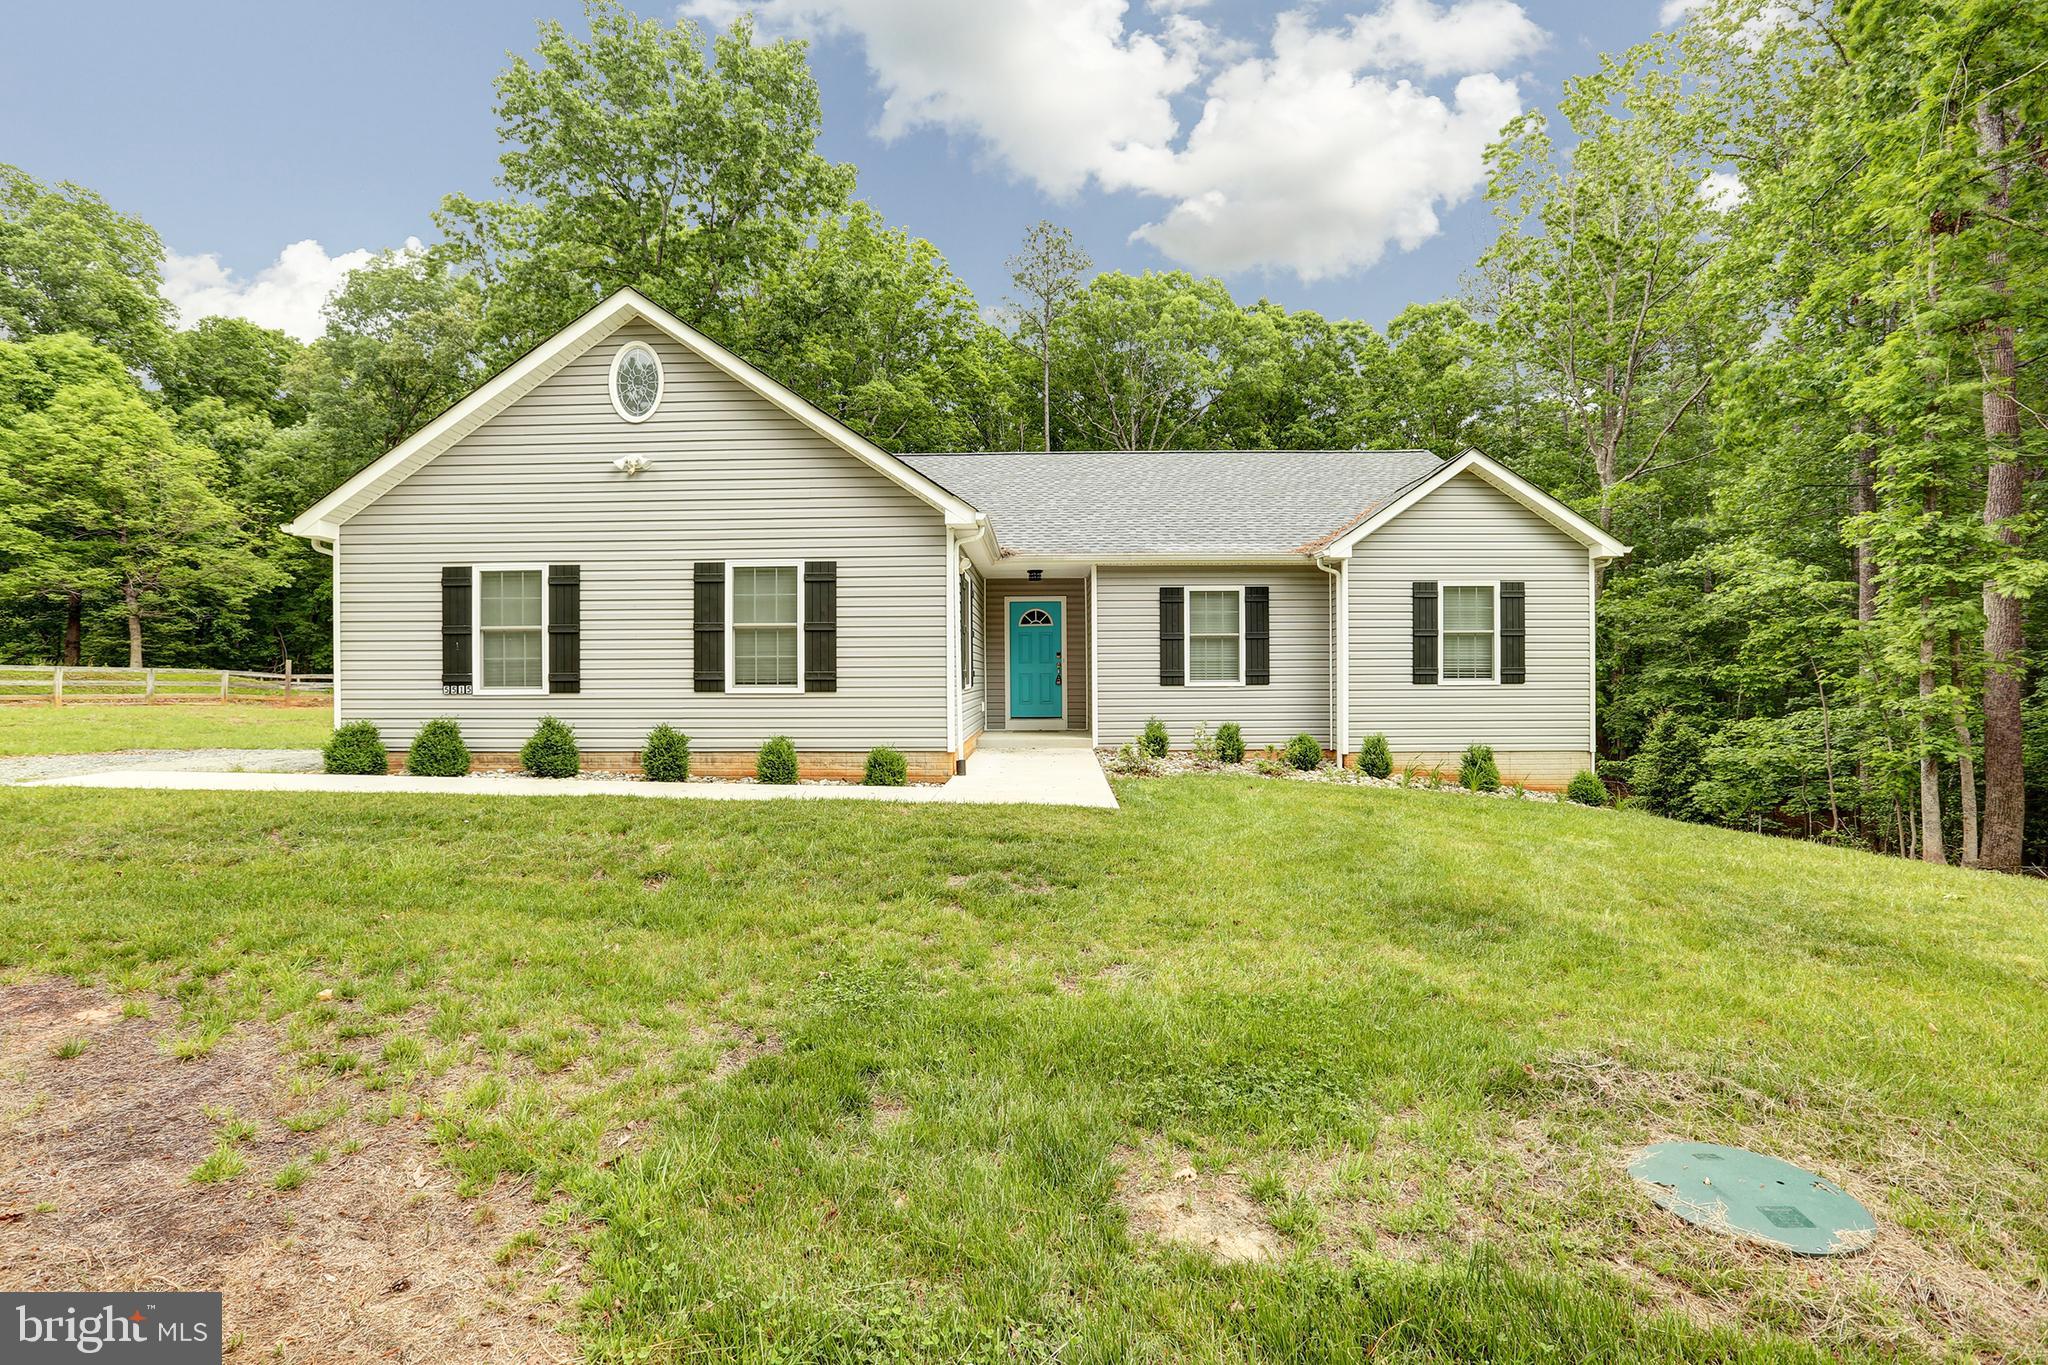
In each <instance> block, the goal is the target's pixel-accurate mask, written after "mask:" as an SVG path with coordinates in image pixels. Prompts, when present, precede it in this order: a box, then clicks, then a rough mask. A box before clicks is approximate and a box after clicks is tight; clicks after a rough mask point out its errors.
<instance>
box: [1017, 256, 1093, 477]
mask: <svg viewBox="0 0 2048 1365" xmlns="http://www.w3.org/2000/svg"><path fill="white" fill-rule="evenodd" d="M1009 266H1010V282H1011V283H1012V284H1014V285H1015V286H1016V287H1017V291H1018V292H1019V293H1021V294H1022V295H1023V296H1024V300H1023V302H1022V303H1021V304H1019V305H1018V307H1019V309H1020V317H1019V322H1020V326H1019V329H1018V333H1019V336H1020V337H1021V339H1022V340H1023V341H1024V342H1025V343H1026V344H1027V345H1028V346H1030V347H1031V348H1032V349H1034V350H1035V351H1036V352H1037V353H1038V379H1039V414H1040V427H1041V429H1042V433H1043V435H1044V438H1045V449H1047V450H1051V449H1052V358H1053V334H1054V332H1055V331H1056V330H1057V329H1058V327H1059V325H1060V322H1061V320H1062V319H1063V318H1064V317H1065V315H1066V311H1067V307H1068V305H1069V304H1071V303H1072V302H1073V301H1074V298H1075V296H1076V295H1077V294H1079V292H1080V290H1081V277H1082V276H1083V275H1086V274H1087V273H1088V272H1089V271H1090V270H1093V269H1094V268H1095V262H1094V261H1092V260H1090V259H1089V257H1088V253H1087V252H1085V251H1083V250H1081V248H1080V247H1078V246H1076V245H1075V244H1074V234H1073V233H1072V232H1070V231H1068V230H1067V229H1066V228H1063V227H1055V226H1053V225H1052V224H1051V223H1050V222H1047V221H1045V220H1043V219H1041V220H1040V221H1039V222H1038V223H1037V224H1036V225H1035V226H1034V227H1033V228H1032V229H1031V230H1030V231H1029V232H1027V233H1025V234H1024V247H1023V249H1022V250H1021V251H1019V252H1018V253H1017V254H1016V255H1014V256H1012V257H1010V261H1009Z"/></svg>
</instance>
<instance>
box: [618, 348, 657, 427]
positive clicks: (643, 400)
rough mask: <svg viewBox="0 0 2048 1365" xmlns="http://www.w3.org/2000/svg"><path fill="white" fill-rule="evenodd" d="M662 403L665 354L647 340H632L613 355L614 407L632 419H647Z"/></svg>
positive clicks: (621, 414) (626, 417) (623, 415)
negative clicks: (662, 357)
mask: <svg viewBox="0 0 2048 1365" xmlns="http://www.w3.org/2000/svg"><path fill="white" fill-rule="evenodd" d="M660 402H661V357H659V356H657V355H655V353H654V348H653V347H651V346H649V345H647V344H646V343H645V342H640V341H629V342H627V343H626V344H625V345H623V346H621V347H619V353H618V354H617V355H615V356H613V357H612V406H613V407H615V408H617V409H618V410H619V416H621V417H623V418H625V419H626V420H627V421H628V422H644V421H646V420H647V419H648V418H649V417H652V416H653V415H654V408H655V405H656V404H658V403H660Z"/></svg>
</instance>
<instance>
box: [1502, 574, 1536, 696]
mask: <svg viewBox="0 0 2048 1365" xmlns="http://www.w3.org/2000/svg"><path fill="white" fill-rule="evenodd" d="M1524 606H1525V602H1524V594H1523V592H1522V585H1521V584H1520V583H1503V584H1501V585H1500V680H1501V681H1502V682H1504V683H1519V682H1527V681H1529V662H1528V661H1529V636H1528V626H1527V625H1526V622H1527V620H1528V613H1527V611H1526V610H1525V609H1524Z"/></svg>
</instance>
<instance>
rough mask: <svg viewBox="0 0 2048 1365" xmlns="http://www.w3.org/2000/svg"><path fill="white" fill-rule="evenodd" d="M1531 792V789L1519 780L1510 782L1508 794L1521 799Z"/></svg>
mask: <svg viewBox="0 0 2048 1365" xmlns="http://www.w3.org/2000/svg"><path fill="white" fill-rule="evenodd" d="M1528 794H1529V789H1528V788H1527V787H1525V786H1523V785H1522V784H1521V783H1519V782H1510V783H1508V795H1509V796H1512V797H1514V798H1515V800H1517V801H1519V800H1521V799H1522V798H1523V797H1525V796H1527V795H1528Z"/></svg>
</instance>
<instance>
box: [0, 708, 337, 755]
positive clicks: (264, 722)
mask: <svg viewBox="0 0 2048 1365" xmlns="http://www.w3.org/2000/svg"><path fill="white" fill-rule="evenodd" d="M333 716H334V712H333V708H332V706H331V704H330V703H329V702H327V701H325V700H324V699H323V700H319V701H313V702H308V703H304V704H299V703H294V704H291V705H284V704H280V703H276V702H201V701H181V702H164V703H159V704H155V705H150V704H146V703H138V702H73V703H69V704H66V705H64V706H48V705H43V704H40V703H33V702H21V703H14V704H10V705H6V706H0V758H5V757H11V756H14V755H18V754H92V753H104V752H108V751H111V750H114V749H317V748H319V747H320V746H321V745H323V744H325V743H326V742H327V736H328V735H329V734H330V733H331V732H332V728H333V727H332V720H333Z"/></svg>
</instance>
